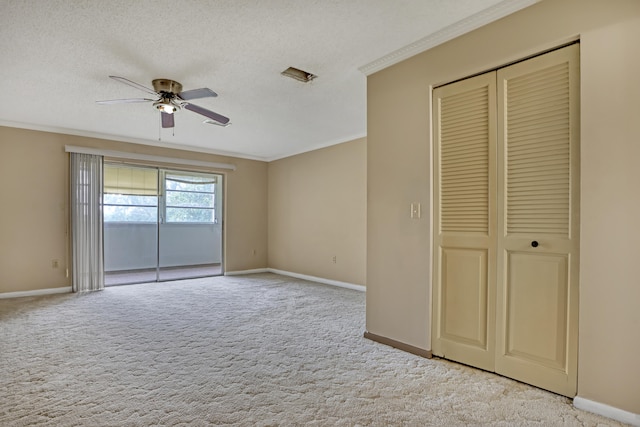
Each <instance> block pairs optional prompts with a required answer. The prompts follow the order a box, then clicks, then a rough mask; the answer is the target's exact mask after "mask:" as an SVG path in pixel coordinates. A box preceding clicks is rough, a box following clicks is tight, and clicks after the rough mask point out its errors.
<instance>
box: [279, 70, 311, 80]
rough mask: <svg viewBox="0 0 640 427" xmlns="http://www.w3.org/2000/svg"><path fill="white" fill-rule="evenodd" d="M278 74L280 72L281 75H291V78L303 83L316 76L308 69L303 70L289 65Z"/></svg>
mask: <svg viewBox="0 0 640 427" xmlns="http://www.w3.org/2000/svg"><path fill="white" fill-rule="evenodd" d="M280 74H282V75H283V76H286V77H291V78H292V79H296V80H298V81H300V82H303V83H309V82H310V81H311V80H313V79H315V78H316V77H318V76H316V75H315V74H312V73H310V72H308V71H304V70H301V69H299V68H295V67H289V68H287V69H286V70H284V71H283V72H281V73H280Z"/></svg>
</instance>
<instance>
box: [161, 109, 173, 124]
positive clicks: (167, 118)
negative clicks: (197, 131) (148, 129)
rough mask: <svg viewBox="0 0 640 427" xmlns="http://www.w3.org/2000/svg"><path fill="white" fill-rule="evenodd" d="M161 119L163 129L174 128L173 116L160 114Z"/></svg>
mask: <svg viewBox="0 0 640 427" xmlns="http://www.w3.org/2000/svg"><path fill="white" fill-rule="evenodd" d="M160 117H161V118H162V127H163V128H172V127H173V126H174V122H173V114H167V113H163V112H160Z"/></svg>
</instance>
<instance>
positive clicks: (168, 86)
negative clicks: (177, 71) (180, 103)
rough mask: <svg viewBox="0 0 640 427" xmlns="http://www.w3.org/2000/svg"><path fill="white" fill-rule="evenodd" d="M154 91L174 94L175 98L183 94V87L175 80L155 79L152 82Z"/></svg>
mask: <svg viewBox="0 0 640 427" xmlns="http://www.w3.org/2000/svg"><path fill="white" fill-rule="evenodd" d="M151 84H152V85H153V90H155V91H156V92H158V93H161V94H163V95H164V94H165V93H166V94H173V95H174V96H175V95H177V94H179V93H180V92H182V85H181V84H180V83H178V82H176V81H174V80H169V79H155V80H153V81H152V82H151Z"/></svg>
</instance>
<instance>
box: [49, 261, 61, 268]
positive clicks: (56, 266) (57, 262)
mask: <svg viewBox="0 0 640 427" xmlns="http://www.w3.org/2000/svg"><path fill="white" fill-rule="evenodd" d="M58 267H60V261H58V260H57V259H54V260H51V268H58Z"/></svg>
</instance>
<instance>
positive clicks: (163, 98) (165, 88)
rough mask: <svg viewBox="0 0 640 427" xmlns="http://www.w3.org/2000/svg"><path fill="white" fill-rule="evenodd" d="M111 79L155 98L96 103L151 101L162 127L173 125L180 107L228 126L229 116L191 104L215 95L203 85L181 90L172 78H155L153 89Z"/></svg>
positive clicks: (122, 79)
mask: <svg viewBox="0 0 640 427" xmlns="http://www.w3.org/2000/svg"><path fill="white" fill-rule="evenodd" d="M109 78H112V79H113V80H116V81H118V82H120V83H124V84H126V85H129V86H132V87H135V88H137V89H140V90H142V91H144V92H147V93H148V94H150V95H154V96H155V97H156V98H155V99H149V98H127V99H111V100H107V101H96V102H97V103H98V104H107V105H108V104H130V103H137V102H152V103H153V106H154V107H155V108H157V109H158V110H159V111H160V117H161V121H162V127H163V128H172V127H174V120H173V113H175V112H176V111H179V110H181V109H183V108H184V109H186V110H190V111H193V112H194V113H198V114H200V115H202V116H205V117H207V118H208V120H205V121H204V122H205V123H209V124H215V125H218V126H228V125H230V124H231V123H229V118H228V117H225V116H223V115H221V114H218V113H215V112H213V111H211V110H207V109H206V108H202V107H199V106H197V105H195V104H192V103H191V102H189V101H191V100H192V99H199V98H208V97H216V96H218V94H217V93H215V92H214V91H212V90H211V89H209V88H206V87H203V88H200V89H191V90H187V91H184V92H183V91H182V85H181V84H180V83H178V82H176V81H174V80H169V79H155V80H152V81H151V85H152V86H153V89H150V88H148V87H146V86H143V85H141V84H139V83H136V82H132V81H131V80H128V79H125V78H124V77H118V76H109Z"/></svg>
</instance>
